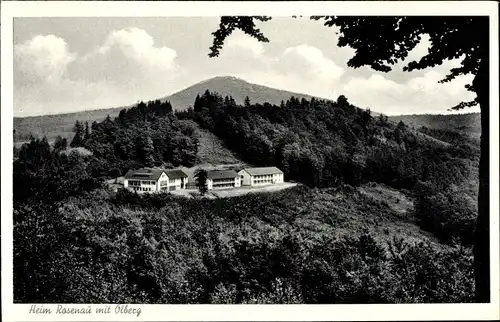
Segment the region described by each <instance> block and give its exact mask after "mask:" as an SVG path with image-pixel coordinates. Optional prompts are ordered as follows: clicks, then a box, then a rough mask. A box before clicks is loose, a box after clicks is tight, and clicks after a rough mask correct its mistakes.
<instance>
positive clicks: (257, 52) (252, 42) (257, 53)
mask: <svg viewBox="0 0 500 322" xmlns="http://www.w3.org/2000/svg"><path fill="white" fill-rule="evenodd" d="M249 53H250V54H251V55H252V56H253V57H256V58H258V57H261V56H262V55H263V54H264V46H263V45H262V43H261V42H259V41H258V40H257V39H255V38H252V37H250V36H247V35H245V34H243V33H242V32H235V33H234V35H231V37H229V38H228V40H227V42H226V44H225V45H224V48H223V50H222V54H223V55H241V56H248V54H249Z"/></svg>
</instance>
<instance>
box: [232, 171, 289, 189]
mask: <svg viewBox="0 0 500 322" xmlns="http://www.w3.org/2000/svg"><path fill="white" fill-rule="evenodd" d="M238 175H239V176H240V180H241V185H242V186H261V185H269V184H278V183H283V182H284V177H283V171H281V170H280V169H278V168H276V167H262V168H245V169H243V170H241V171H239V172H238Z"/></svg>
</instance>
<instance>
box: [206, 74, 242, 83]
mask: <svg viewBox="0 0 500 322" xmlns="http://www.w3.org/2000/svg"><path fill="white" fill-rule="evenodd" d="M212 81H232V82H242V83H247V84H248V82H247V81H246V80H244V79H242V78H239V77H236V76H229V75H221V76H215V77H212V78H209V79H207V80H204V81H203V82H202V83H208V82H212Z"/></svg>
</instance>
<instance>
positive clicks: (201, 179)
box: [194, 169, 208, 196]
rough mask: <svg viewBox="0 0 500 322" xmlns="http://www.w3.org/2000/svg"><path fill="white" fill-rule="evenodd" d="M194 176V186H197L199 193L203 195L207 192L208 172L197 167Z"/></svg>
mask: <svg viewBox="0 0 500 322" xmlns="http://www.w3.org/2000/svg"><path fill="white" fill-rule="evenodd" d="M194 178H195V179H196V187H198V190H199V191H200V194H201V195H202V196H203V195H205V193H207V190H208V186H207V179H208V173H207V170H205V169H198V170H196V172H195V173H194Z"/></svg>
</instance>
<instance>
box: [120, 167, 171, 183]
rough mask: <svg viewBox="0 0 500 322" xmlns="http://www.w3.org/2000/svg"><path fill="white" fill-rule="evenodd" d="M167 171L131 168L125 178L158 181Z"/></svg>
mask: <svg viewBox="0 0 500 322" xmlns="http://www.w3.org/2000/svg"><path fill="white" fill-rule="evenodd" d="M163 172H165V170H163V169H151V168H141V169H137V170H129V171H128V172H127V174H126V175H125V179H138V180H139V179H141V180H154V181H158V179H160V177H161V174H162V173H163Z"/></svg>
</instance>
